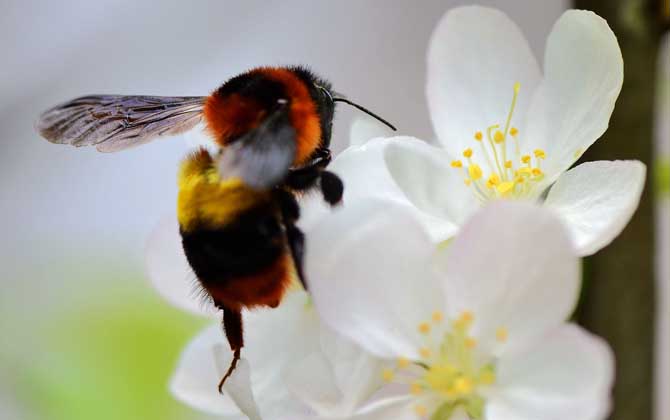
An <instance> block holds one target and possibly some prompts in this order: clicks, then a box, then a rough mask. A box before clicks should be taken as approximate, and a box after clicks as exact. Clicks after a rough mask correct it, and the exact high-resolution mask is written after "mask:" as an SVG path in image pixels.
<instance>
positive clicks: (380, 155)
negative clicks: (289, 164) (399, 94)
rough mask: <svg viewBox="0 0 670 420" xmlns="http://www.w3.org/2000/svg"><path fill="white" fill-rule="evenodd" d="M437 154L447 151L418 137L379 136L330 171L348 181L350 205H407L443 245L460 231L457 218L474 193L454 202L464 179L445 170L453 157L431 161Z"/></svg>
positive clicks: (347, 152)
mask: <svg viewBox="0 0 670 420" xmlns="http://www.w3.org/2000/svg"><path fill="white" fill-rule="evenodd" d="M431 154H433V155H434V154H438V155H442V152H441V151H440V150H439V149H437V148H435V147H433V146H430V145H428V144H426V143H425V142H423V141H421V140H418V139H415V138H412V137H393V138H386V139H384V138H377V139H373V140H371V141H369V142H368V143H366V144H365V145H363V146H360V147H350V148H348V149H346V150H345V151H344V152H342V153H341V154H340V155H339V156H338V157H337V159H335V161H334V162H333V164H332V165H331V166H330V169H331V170H332V171H333V172H335V173H336V174H338V175H339V176H340V177H341V178H342V180H343V182H344V203H345V205H346V204H348V203H352V202H355V201H356V200H359V199H365V198H378V199H382V200H387V201H389V202H392V203H399V204H402V205H404V206H407V207H408V208H409V209H411V211H413V212H414V213H415V216H416V217H417V219H418V220H419V221H420V222H421V223H422V224H423V225H424V226H425V228H426V229H427V230H428V232H429V233H430V235H431V237H433V239H434V240H437V241H441V240H443V239H445V238H448V237H450V236H452V235H453V234H454V233H455V232H456V230H457V223H456V219H457V218H460V217H462V215H461V213H465V210H463V209H464V208H467V205H469V203H470V201H468V199H471V194H467V195H465V194H464V195H463V201H459V200H458V199H452V200H449V199H448V198H453V197H452V196H451V194H452V192H451V191H450V187H451V186H454V190H453V191H454V192H453V194H454V195H456V194H458V197H459V198H460V197H461V193H462V192H463V185H462V181H458V180H457V177H456V176H454V175H455V172H454V171H447V170H448V169H451V168H446V169H445V167H446V165H448V162H449V160H448V158H447V157H444V158H443V160H442V161H441V156H438V157H432V158H430V156H431ZM454 180H456V181H454ZM433 193H436V194H435V195H434V196H433V195H432V194H433ZM466 193H469V192H468V191H466ZM460 203H465V204H460ZM441 206H443V207H441ZM461 210H462V211H461ZM452 217H453V219H452Z"/></svg>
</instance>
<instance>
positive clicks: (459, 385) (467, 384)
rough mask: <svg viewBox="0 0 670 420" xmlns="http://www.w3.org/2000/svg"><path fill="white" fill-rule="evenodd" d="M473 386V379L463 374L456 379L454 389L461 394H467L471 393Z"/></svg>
mask: <svg viewBox="0 0 670 420" xmlns="http://www.w3.org/2000/svg"><path fill="white" fill-rule="evenodd" d="M473 388H474V383H473V382H472V379H470V378H469V377H467V376H461V377H460V378H458V379H456V380H455V381H454V391H456V392H457V393H459V394H461V395H467V394H469V393H471V392H472V389H473Z"/></svg>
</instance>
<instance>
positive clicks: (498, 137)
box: [493, 130, 505, 144]
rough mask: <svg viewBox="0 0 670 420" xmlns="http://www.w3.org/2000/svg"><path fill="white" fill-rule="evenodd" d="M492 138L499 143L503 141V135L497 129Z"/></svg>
mask: <svg viewBox="0 0 670 420" xmlns="http://www.w3.org/2000/svg"><path fill="white" fill-rule="evenodd" d="M493 140H494V141H495V142H496V143H498V144H500V143H502V142H503V141H505V135H504V134H503V133H502V131H500V130H497V131H496V132H495V133H494V134H493Z"/></svg>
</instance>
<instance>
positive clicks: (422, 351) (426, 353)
mask: <svg viewBox="0 0 670 420" xmlns="http://www.w3.org/2000/svg"><path fill="white" fill-rule="evenodd" d="M419 355H420V356H421V358H423V359H428V358H429V357H430V349H429V348H427V347H421V348H420V349H419Z"/></svg>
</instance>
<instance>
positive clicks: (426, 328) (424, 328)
mask: <svg viewBox="0 0 670 420" xmlns="http://www.w3.org/2000/svg"><path fill="white" fill-rule="evenodd" d="M418 329H419V332H420V333H421V334H428V333H429V332H430V324H429V323H427V322H422V323H421V324H419V328H418Z"/></svg>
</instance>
